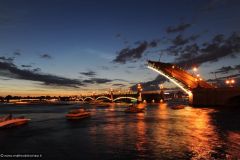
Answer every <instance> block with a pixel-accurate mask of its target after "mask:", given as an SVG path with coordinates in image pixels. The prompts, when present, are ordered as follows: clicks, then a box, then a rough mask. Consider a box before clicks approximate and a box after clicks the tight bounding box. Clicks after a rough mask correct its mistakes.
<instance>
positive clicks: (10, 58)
mask: <svg viewBox="0 0 240 160" xmlns="http://www.w3.org/2000/svg"><path fill="white" fill-rule="evenodd" d="M0 60H1V61H3V62H12V61H13V60H14V57H5V56H1V57H0Z"/></svg>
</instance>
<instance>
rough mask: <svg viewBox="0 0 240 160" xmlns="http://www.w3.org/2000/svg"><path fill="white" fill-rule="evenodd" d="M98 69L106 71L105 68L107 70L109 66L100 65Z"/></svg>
mask: <svg viewBox="0 0 240 160" xmlns="http://www.w3.org/2000/svg"><path fill="white" fill-rule="evenodd" d="M100 69H102V70H105V71H107V70H109V69H110V68H109V67H107V66H100Z"/></svg>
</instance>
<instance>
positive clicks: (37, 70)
mask: <svg viewBox="0 0 240 160" xmlns="http://www.w3.org/2000/svg"><path fill="white" fill-rule="evenodd" d="M40 71H41V68H34V69H33V72H40Z"/></svg>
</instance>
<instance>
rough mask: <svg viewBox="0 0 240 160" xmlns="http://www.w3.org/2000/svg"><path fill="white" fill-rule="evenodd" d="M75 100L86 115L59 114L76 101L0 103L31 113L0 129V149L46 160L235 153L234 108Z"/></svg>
mask: <svg viewBox="0 0 240 160" xmlns="http://www.w3.org/2000/svg"><path fill="white" fill-rule="evenodd" d="M81 106H82V107H84V108H86V109H88V110H89V111H91V114H92V116H91V117H90V118H86V119H83V120H78V121H68V120H66V119H65V114H66V113H67V112H68V111H69V110H70V109H73V108H77V107H79V104H78V105H52V106H50V105H49V106H47V105H43V106H40V105H25V106H24V105H22V106H15V105H0V115H4V114H7V113H12V114H13V115H14V116H26V117H28V118H31V121H30V122H29V123H28V124H27V125H23V126H19V127H16V128H9V129H1V130H0V155H10V154H39V155H41V156H42V157H41V158H39V159H49V160H52V159H58V160H62V159H64V160H65V159H67V160H73V159H82V160H84V159H98V160H105V159H124V160H125V159H129V160H132V159H163V160H164V159H174V160H175V159H176V160H179V159H193V160H195V159H219V160H220V159H221V160H222V159H240V108H228V109H226V108H225V109H216V108H215V109H213V108H192V107H186V108H184V109H180V110H173V109H171V106H168V105H167V104H148V105H147V106H146V107H147V110H146V112H145V113H138V114H129V113H125V112H124V110H125V108H126V106H124V105H123V106H121V105H117V104H113V105H112V106H111V107H107V108H104V107H96V106H93V105H89V104H84V105H83V104H82V105H81ZM0 159H1V157H0ZM2 159H3V158H2ZM8 159H9V158H8ZM18 159H19V158H18ZM24 159H38V158H24Z"/></svg>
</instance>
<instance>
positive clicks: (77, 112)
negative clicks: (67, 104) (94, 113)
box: [66, 108, 91, 120]
mask: <svg viewBox="0 0 240 160" xmlns="http://www.w3.org/2000/svg"><path fill="white" fill-rule="evenodd" d="M90 116H91V114H90V112H87V111H85V110H84V109H82V108H81V109H73V110H71V111H69V112H68V114H66V118H67V119H69V120H74V119H83V118H87V117H90Z"/></svg>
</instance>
